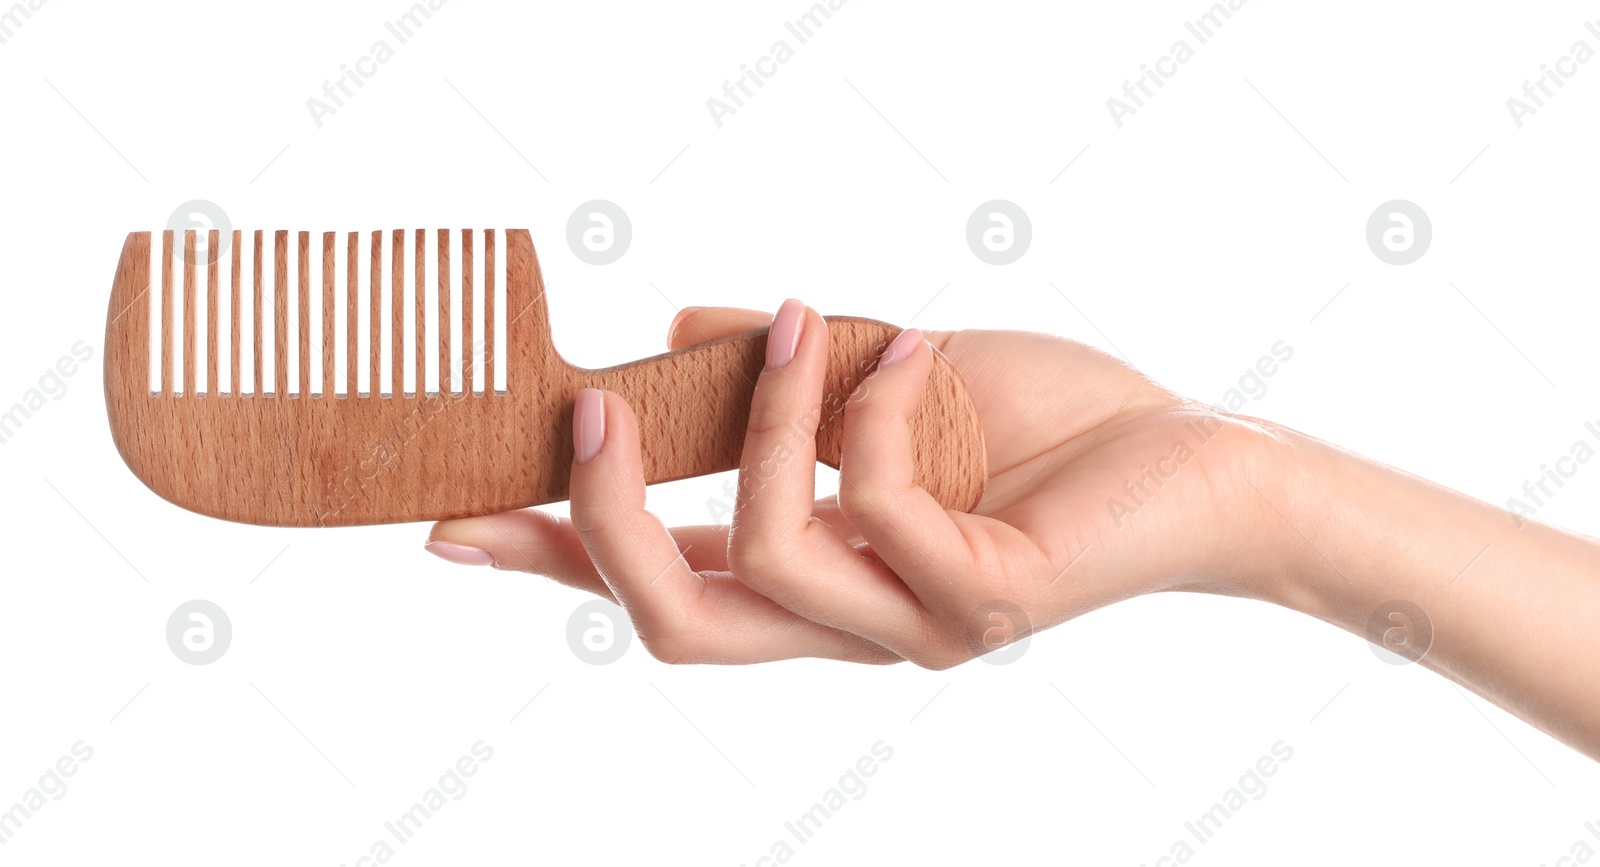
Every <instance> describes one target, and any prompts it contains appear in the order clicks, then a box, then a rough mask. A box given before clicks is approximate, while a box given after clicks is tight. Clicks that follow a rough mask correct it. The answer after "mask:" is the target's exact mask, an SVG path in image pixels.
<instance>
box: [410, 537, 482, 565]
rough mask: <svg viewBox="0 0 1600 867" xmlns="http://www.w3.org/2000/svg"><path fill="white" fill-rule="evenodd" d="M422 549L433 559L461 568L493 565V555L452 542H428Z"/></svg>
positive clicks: (480, 549)
mask: <svg viewBox="0 0 1600 867" xmlns="http://www.w3.org/2000/svg"><path fill="white" fill-rule="evenodd" d="M423 547H424V548H425V549H427V551H428V553H430V554H432V555H434V556H435V557H438V558H439V559H441V560H448V561H449V562H451V563H456V564H458V565H461V566H493V565H494V555H493V554H490V553H489V552H488V551H485V550H483V549H482V548H473V547H472V546H470V545H457V544H456V543H454V542H444V541H439V540H435V541H432V542H429V543H428V544H426V545H424V546H423Z"/></svg>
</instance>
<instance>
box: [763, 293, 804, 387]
mask: <svg viewBox="0 0 1600 867" xmlns="http://www.w3.org/2000/svg"><path fill="white" fill-rule="evenodd" d="M805 315H806V306H805V305H804V304H801V303H800V302H799V301H796V300H794V299H793V298H790V299H789V300H788V301H785V302H783V306H782V307H779V308H778V315H776V316H774V317H772V328H771V330H769V331H768V332H767V369H768V370H777V369H779V368H782V367H785V366H787V365H788V364H789V362H791V361H794V353H795V350H797V349H799V348H800V329H801V326H802V325H803V324H804V323H805Z"/></svg>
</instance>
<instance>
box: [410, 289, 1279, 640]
mask: <svg viewBox="0 0 1600 867" xmlns="http://www.w3.org/2000/svg"><path fill="white" fill-rule="evenodd" d="M768 321H769V318H768V317H767V316H766V315H765V314H762V313H759V312H755V311H747V310H735V309H727V308H717V309H703V308H691V309H688V310H685V311H684V312H683V313H680V314H679V316H678V317H677V319H676V320H675V321H674V323H673V326H672V328H671V332H670V336H669V343H670V345H671V347H672V348H674V349H676V348H681V347H684V346H688V345H691V344H694V343H698V342H703V341H707V340H713V339H716V338H719V337H723V336H727V335H732V334H738V333H741V332H744V331H748V330H750V329H752V328H757V327H760V326H762V325H765V324H767V323H768ZM770 321H771V323H772V331H771V334H770V335H769V338H768V355H767V367H766V370H765V371H764V372H763V373H762V375H761V378H760V381H759V382H758V384H757V387H756V392H755V397H754V399H753V402H752V407H751V412H750V428H749V430H748V431H747V433H746V436H745V444H744V455H743V460H742V461H741V466H742V467H743V469H742V470H741V472H740V478H739V485H738V497H737V503H736V505H735V512H734V518H733V524H732V526H731V527H728V526H697V527H678V528H674V529H671V530H668V529H667V528H666V527H664V526H663V525H662V524H661V522H660V521H659V520H657V519H656V518H655V517H654V516H652V515H651V514H650V513H648V512H646V511H645V508H644V507H645V488H644V483H643V473H642V471H641V461H640V454H639V439H638V429H637V423H636V418H635V415H634V413H633V410H632V408H630V407H629V406H628V405H627V404H626V403H624V402H623V400H622V399H621V398H620V397H618V396H617V395H615V394H610V393H603V392H599V391H595V390H586V391H585V392H583V393H582V394H580V396H579V398H578V400H577V406H576V407H575V412H574V441H575V444H576V446H577V449H576V451H577V457H576V460H575V463H574V466H573V468H572V483H571V505H572V510H571V514H572V518H571V519H570V520H568V519H561V518H556V517H553V516H550V515H547V514H544V513H542V512H538V511H534V510H523V511H518V512H509V513H504V514H499V515H491V516H488V517H484V518H470V519H462V520H455V521H445V522H442V523H440V524H438V525H436V526H435V527H434V529H433V532H432V534H431V535H430V541H429V543H428V547H429V550H431V551H433V552H434V553H436V554H439V555H440V556H442V557H445V558H446V559H449V560H452V561H455V562H462V563H476V564H491V563H492V564H494V565H496V566H498V567H499V568H502V569H516V570H521V571H527V572H534V573H538V574H542V575H547V576H549V577H551V578H554V579H555V580H557V581H560V582H562V583H564V584H568V585H571V586H574V587H579V588H582V589H585V590H589V591H591V592H593V593H596V594H598V595H601V596H605V597H608V598H611V599H614V600H616V601H617V602H619V603H620V604H621V605H622V606H623V607H624V608H625V609H626V610H627V612H628V614H629V616H630V617H632V619H633V621H634V625H635V628H636V630H637V632H638V634H639V637H640V639H641V640H642V641H643V643H644V644H645V645H646V647H647V648H648V649H649V651H650V652H651V653H652V654H653V655H654V656H656V657H657V658H658V659H661V660H664V661H667V662H675V663H678V662H721V663H747V662H760V661H765V660H774V659H785V658H792V657H803V656H817V657H828V658H834V659H843V660H850V661H856V662H873V663H885V662H896V661H899V660H901V659H908V660H911V661H912V662H914V663H916V664H918V665H922V666H926V667H930V668H945V667H948V666H951V665H955V664H957V663H960V662H963V661H966V660H968V659H971V658H973V657H974V656H977V655H980V654H982V653H985V652H987V651H989V650H992V649H995V648H996V647H998V646H1001V645H1003V644H1005V643H1008V642H1009V641H1012V640H1015V639H1016V638H1020V637H1022V636H1023V635H1026V634H1027V633H1028V632H1030V631H1034V630H1037V629H1042V628H1045V627H1048V626H1053V625H1055V624H1058V623H1061V622H1062V621H1064V620H1067V619H1070V618H1072V617H1075V616H1077V615H1080V614H1083V613H1085V612H1087V611H1091V610H1093V609H1095V608H1098V607H1100V606H1102V605H1106V604H1108V603H1110V602H1114V601H1117V600H1119V599H1125V598H1128V597H1131V596H1136V595H1139V594H1142V593H1147V592H1151V591H1155V590H1169V589H1205V590H1211V591H1216V592H1225V593H1235V594H1243V595H1264V594H1266V593H1267V592H1268V590H1269V588H1268V586H1267V582H1269V581H1270V580H1273V579H1274V578H1275V576H1277V575H1278V574H1279V570H1278V569H1276V568H1275V566H1274V565H1273V564H1274V562H1275V559H1276V558H1277V557H1278V556H1280V554H1281V552H1282V548H1283V541H1282V538H1281V537H1282V533H1281V532H1278V531H1279V530H1281V529H1283V528H1282V527H1281V524H1279V523H1277V522H1276V521H1277V519H1273V521H1272V522H1268V521H1267V520H1266V518H1267V517H1268V515H1269V514H1270V512H1269V511H1268V510H1269V509H1271V506H1270V505H1268V503H1267V500H1266V499H1265V498H1264V492H1265V493H1266V494H1270V492H1271V491H1275V490H1277V489H1278V483H1276V482H1274V481H1272V480H1271V478H1272V474H1271V473H1270V472H1265V471H1264V469H1266V468H1269V467H1270V458H1268V456H1267V455H1268V451H1269V450H1270V448H1271V447H1272V445H1273V444H1275V442H1276V440H1275V437H1274V435H1273V434H1271V433H1269V432H1268V431H1267V429H1266V428H1264V427H1263V426H1261V425H1258V424H1256V423H1254V422H1251V421H1247V420H1243V419H1239V418H1235V417H1231V416H1226V415H1222V414H1218V413H1214V412H1212V411H1211V410H1209V409H1207V408H1205V407H1203V406H1200V405H1198V404H1195V403H1193V402H1191V401H1186V400H1184V399H1182V398H1179V397H1178V396H1176V395H1174V394H1172V393H1170V392H1168V391H1166V390H1165V389H1162V388H1161V387H1159V386H1157V385H1156V384H1155V383H1153V382H1151V381H1150V380H1148V379H1146V378H1145V377H1143V376H1141V375H1139V374H1138V373H1137V372H1135V371H1133V370H1132V369H1130V368H1128V367H1127V366H1126V365H1124V364H1122V363H1121V362H1119V361H1116V360H1114V359H1112V358H1110V357H1108V356H1106V355H1104V354H1103V353H1100V352H1098V351H1096V350H1093V349H1090V348H1088V347H1085V346H1083V345H1081V344H1077V343H1073V342H1071V341H1068V340H1065V339H1062V338H1057V337H1051V336H1047V335H1042V334H1032V333H1025V332H1006V331H960V332H935V333H930V334H928V335H926V339H924V335H922V334H921V333H920V332H917V331H915V330H910V331H906V332H904V333H902V335H901V336H900V338H898V339H897V340H895V341H894V342H893V344H891V346H890V347H889V348H888V349H887V350H886V351H885V353H884V356H883V358H882V359H880V363H879V367H878V369H877V371H876V372H875V373H874V374H873V375H872V376H871V377H870V378H869V379H868V380H867V381H866V384H865V385H864V386H863V387H862V388H860V389H858V391H857V394H856V395H855V396H853V397H852V398H851V400H850V401H849V402H848V403H847V405H846V408H845V411H844V420H843V421H844V431H843V447H842V459H841V462H840V488H839V494H838V496H837V497H829V498H827V499H824V500H820V501H819V500H815V499H814V497H815V492H814V480H815V450H814V447H813V443H812V440H811V438H810V432H811V431H814V430H815V425H816V422H817V420H818V418H819V416H820V413H819V411H818V407H819V406H820V405H822V403H823V398H824V395H823V394H822V375H823V369H824V364H825V358H826V347H827V325H826V323H825V322H824V321H823V319H822V318H821V317H820V316H818V315H817V314H816V313H815V312H813V311H812V310H810V309H809V308H806V307H804V306H803V305H801V304H800V303H799V302H797V301H789V302H787V303H785V304H784V305H783V307H782V308H781V309H780V311H779V313H778V315H777V316H776V317H775V318H773V319H771V320H770ZM934 350H938V351H940V352H943V353H944V354H945V356H946V357H948V358H949V360H950V362H951V363H952V364H954V365H955V367H956V369H957V371H958V372H960V374H961V376H962V377H963V379H964V380H965V382H966V384H967V387H968V388H969V390H970V391H971V393H972V396H973V400H974V401H975V403H976V405H977V408H978V412H979V416H980V418H981V420H982V424H983V428H984V433H985V437H986V439H987V445H988V458H989V471H990V478H989V484H988V488H987V491H986V493H985V495H984V498H983V501H982V502H981V503H980V504H979V505H978V507H977V509H976V510H974V512H973V513H972V514H965V513H960V512H950V511H946V510H944V509H943V508H941V507H940V506H939V505H938V503H936V502H935V501H934V500H933V498H932V497H930V496H929V495H928V494H927V493H926V492H925V491H923V490H922V489H920V488H918V487H916V486H914V485H913V484H912V481H911V479H912V475H913V472H912V471H913V467H912V461H911V444H910V443H911V440H910V435H909V432H908V428H907V424H906V419H907V418H908V417H909V416H910V415H911V414H912V413H913V412H914V411H915V410H916V408H917V406H918V403H919V401H920V400H921V397H922V393H923V389H924V386H925V384H926V381H927V378H928V374H929V371H930V370H931V368H932V365H933V361H934V358H933V354H932V353H933V351H934ZM797 429H799V430H803V431H806V432H807V433H806V435H805V436H804V437H798V436H797V435H796V434H795V431H796V430H797ZM777 455H787V456H790V457H788V459H787V460H786V461H779V462H777V463H779V464H781V467H780V469H779V470H778V472H776V473H775V474H772V473H771V467H772V466H773V465H774V461H773V458H774V456H777ZM758 466H759V467H765V468H766V472H764V473H760V474H758V473H756V472H753V471H752V468H754V467H758ZM765 475H770V476H771V477H770V478H763V476H765ZM1263 527H1269V528H1273V531H1272V532H1263Z"/></svg>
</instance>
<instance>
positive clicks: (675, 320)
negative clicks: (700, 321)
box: [667, 307, 705, 334]
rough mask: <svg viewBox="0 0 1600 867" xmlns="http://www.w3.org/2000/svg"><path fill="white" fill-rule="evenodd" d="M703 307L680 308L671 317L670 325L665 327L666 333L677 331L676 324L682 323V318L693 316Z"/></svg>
mask: <svg viewBox="0 0 1600 867" xmlns="http://www.w3.org/2000/svg"><path fill="white" fill-rule="evenodd" d="M704 309H705V308H704V307H685V308H683V309H682V310H679V311H678V313H677V315H676V316H673V317H672V325H671V326H670V327H668V328H667V333H668V334H672V333H675V332H677V330H678V326H679V325H682V324H683V320H685V319H688V318H689V317H690V316H693V315H694V314H696V313H699V312H700V311H701V310H704Z"/></svg>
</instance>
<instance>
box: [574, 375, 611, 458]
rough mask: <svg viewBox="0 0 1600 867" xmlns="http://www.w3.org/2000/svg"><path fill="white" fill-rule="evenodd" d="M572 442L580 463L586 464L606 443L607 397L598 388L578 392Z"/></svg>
mask: <svg viewBox="0 0 1600 867" xmlns="http://www.w3.org/2000/svg"><path fill="white" fill-rule="evenodd" d="M572 442H573V445H574V447H575V448H576V449H577V452H578V463H580V464H586V463H588V462H589V461H590V459H592V458H593V457H594V456H595V455H597V454H600V447H601V446H603V445H605V442H606V395H605V392H603V391H601V390H600V389H598V388H586V389H584V390H582V391H580V392H578V400H577V402H576V403H575V404H574V405H573V408H572Z"/></svg>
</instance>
